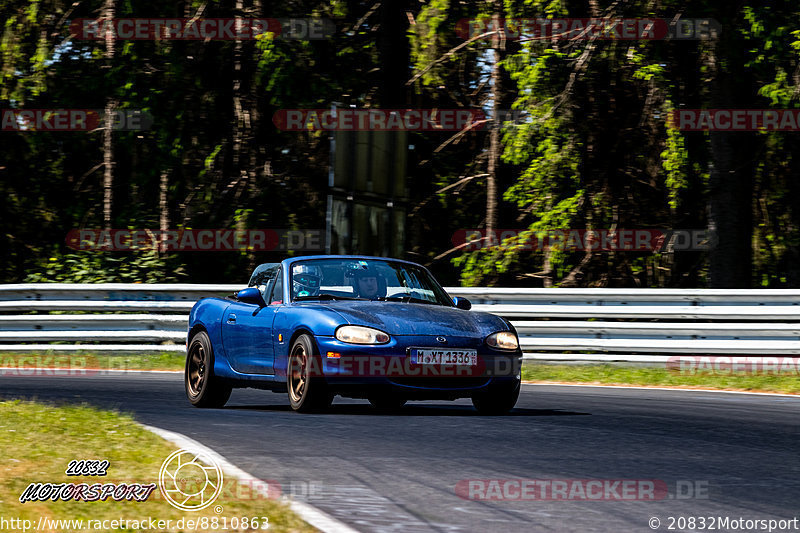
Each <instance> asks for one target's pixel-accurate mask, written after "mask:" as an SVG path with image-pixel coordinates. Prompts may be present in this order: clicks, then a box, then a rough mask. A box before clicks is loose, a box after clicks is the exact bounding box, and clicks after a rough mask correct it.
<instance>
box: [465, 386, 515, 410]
mask: <svg viewBox="0 0 800 533" xmlns="http://www.w3.org/2000/svg"><path fill="white" fill-rule="evenodd" d="M519 388H520V382H519V381H517V380H515V381H513V382H511V383H509V384H503V385H499V386H498V385H495V386H491V385H490V386H489V388H488V389H486V390H485V391H481V392H476V393H475V394H473V395H472V405H474V406H475V409H477V410H478V412H479V413H480V414H482V415H504V414H507V413H508V412H509V411H511V410H512V409H513V408H514V406H515V405H516V404H517V399H518V398H519Z"/></svg>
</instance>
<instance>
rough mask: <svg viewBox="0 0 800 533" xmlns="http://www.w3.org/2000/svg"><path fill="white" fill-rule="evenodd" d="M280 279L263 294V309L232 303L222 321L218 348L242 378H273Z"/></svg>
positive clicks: (280, 289)
mask: <svg viewBox="0 0 800 533" xmlns="http://www.w3.org/2000/svg"><path fill="white" fill-rule="evenodd" d="M282 279H283V277H282V275H281V274H280V273H279V274H278V276H277V278H276V279H275V280H274V281H273V283H271V284H270V285H269V286H268V288H267V290H266V291H265V293H264V295H265V301H266V302H267V303H268V304H269V305H267V306H266V307H264V306H258V305H255V304H250V303H244V302H233V303H232V304H230V305H229V306H228V308H227V309H226V310H225V314H224V315H223V317H222V344H223V346H224V347H225V353H226V354H227V355H228V360H229V361H230V363H231V366H232V367H233V369H234V370H236V371H237V372H241V373H244V374H269V375H271V374H274V369H273V363H274V359H275V349H274V346H273V342H272V324H273V322H274V321H275V313H276V312H277V310H278V308H279V307H280V306H281V305H282V304H283V301H282V296H277V295H282V291H283V283H282Z"/></svg>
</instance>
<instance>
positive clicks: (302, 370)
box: [286, 334, 333, 413]
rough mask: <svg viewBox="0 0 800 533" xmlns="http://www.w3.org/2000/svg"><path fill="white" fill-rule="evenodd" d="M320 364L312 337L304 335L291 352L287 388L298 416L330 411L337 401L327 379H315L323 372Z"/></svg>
mask: <svg viewBox="0 0 800 533" xmlns="http://www.w3.org/2000/svg"><path fill="white" fill-rule="evenodd" d="M320 361H321V359H320V357H319V354H318V353H317V350H316V345H315V344H314V341H313V340H311V337H310V336H308V335H305V334H303V335H300V336H299V337H297V339H295V341H294V342H293V343H292V348H291V349H290V350H289V361H288V366H287V369H286V388H287V389H288V393H289V405H291V407H292V409H293V410H295V411H297V412H298V413H314V412H322V411H326V410H327V409H328V407H330V405H331V402H332V401H333V395H332V394H330V392H329V390H328V384H327V383H326V382H325V378H323V377H319V376H314V375H313V374H316V373H318V372H320V370H321V367H320V366H319V364H320ZM310 374H311V375H310Z"/></svg>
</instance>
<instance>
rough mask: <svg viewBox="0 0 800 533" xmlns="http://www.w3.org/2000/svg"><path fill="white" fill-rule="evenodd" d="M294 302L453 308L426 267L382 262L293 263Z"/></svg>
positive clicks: (328, 261)
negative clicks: (354, 301) (364, 302)
mask: <svg viewBox="0 0 800 533" xmlns="http://www.w3.org/2000/svg"><path fill="white" fill-rule="evenodd" d="M291 276H292V278H291V287H292V300H293V301H302V300H340V299H341V300H349V299H358V300H375V301H387V302H412V303H425V304H435V305H446V306H452V305H453V304H452V301H451V300H450V297H449V296H448V295H447V293H446V292H445V291H444V289H442V287H441V285H439V283H438V282H437V281H436V280H435V279H433V276H431V275H430V274H429V273H428V271H427V270H425V269H424V268H422V267H420V266H417V265H412V264H409V263H401V262H399V261H389V260H379V259H333V258H332V259H309V260H305V261H299V262H296V263H293V264H292V269H291Z"/></svg>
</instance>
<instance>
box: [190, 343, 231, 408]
mask: <svg viewBox="0 0 800 533" xmlns="http://www.w3.org/2000/svg"><path fill="white" fill-rule="evenodd" d="M184 382H185V385H186V396H187V397H188V398H189V402H191V404H192V405H194V406H195V407H222V406H223V405H225V403H226V402H227V401H228V399H229V398H230V397H231V390H232V389H231V386H230V385H228V384H226V383H225V382H223V381H222V380H221V379H219V378H218V377H216V376H215V375H214V353H213V351H212V350H211V340H210V339H209V338H208V333H206V332H205V331H198V332H197V333H195V334H194V336H192V340H191V341H190V342H189V349H188V350H187V352H186V368H185V371H184Z"/></svg>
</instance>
